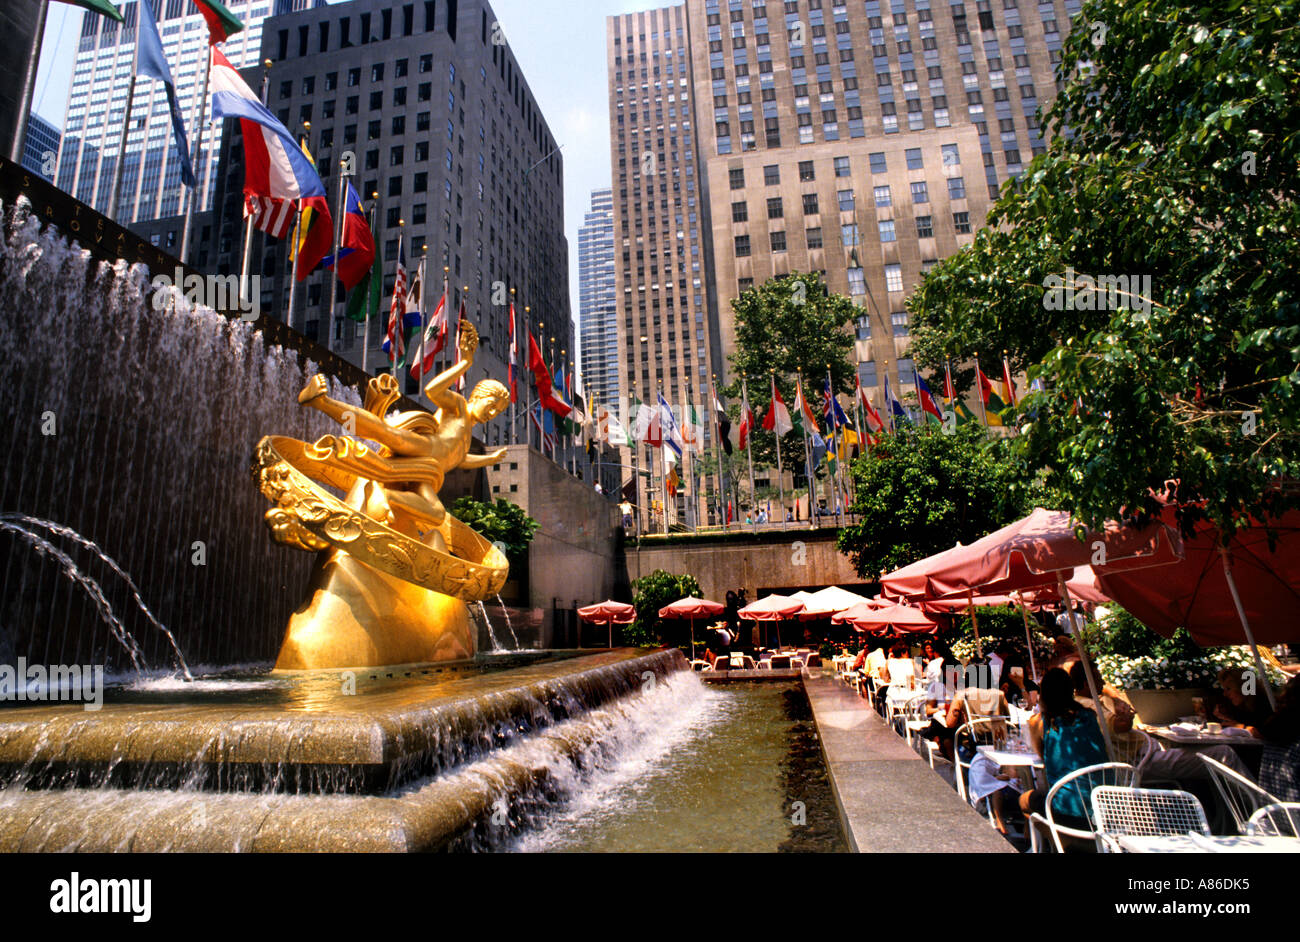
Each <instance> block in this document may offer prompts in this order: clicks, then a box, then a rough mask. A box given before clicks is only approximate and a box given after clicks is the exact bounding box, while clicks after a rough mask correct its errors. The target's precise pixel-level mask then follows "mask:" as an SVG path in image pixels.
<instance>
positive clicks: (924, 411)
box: [915, 373, 943, 425]
mask: <svg viewBox="0 0 1300 942" xmlns="http://www.w3.org/2000/svg"><path fill="white" fill-rule="evenodd" d="M915 375H916V398H917V399H919V400H920V401H921V417H922V419H923V420H925V421H929V420H930V419H933V420H934V421H936V422H938V423H939V424H940V425H942V424H943V413H942V412H940V411H939V406H938V404H937V403H936V402H935V401H934V396H932V395H930V387H929V386H927V385H926V382H925V380H923V379H922V378H921V374H920V373H917V374H915Z"/></svg>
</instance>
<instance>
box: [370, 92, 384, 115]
mask: <svg viewBox="0 0 1300 942" xmlns="http://www.w3.org/2000/svg"><path fill="white" fill-rule="evenodd" d="M383 109H384V93H383V92H371V93H370V110H371V111H382V110H383Z"/></svg>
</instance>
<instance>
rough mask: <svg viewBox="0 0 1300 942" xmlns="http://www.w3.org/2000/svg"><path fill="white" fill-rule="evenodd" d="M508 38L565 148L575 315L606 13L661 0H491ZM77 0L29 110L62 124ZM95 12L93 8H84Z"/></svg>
mask: <svg viewBox="0 0 1300 942" xmlns="http://www.w3.org/2000/svg"><path fill="white" fill-rule="evenodd" d="M490 2H491V4H492V9H493V10H495V11H496V14H497V18H498V19H499V20H500V22H501V26H502V30H503V32H504V35H505V39H506V42H507V43H508V44H509V45H510V47H511V48H512V50H513V52H514V55H515V58H516V59H517V60H518V61H519V64H520V66H522V67H523V72H524V77H525V79H526V80H527V81H528V84H529V86H530V87H531V88H532V90H533V95H534V97H535V98H536V99H537V103H538V105H539V106H540V107H541V109H542V114H544V115H545V116H546V121H547V123H548V124H549V125H550V128H551V133H552V135H553V136H554V138H555V141H556V143H558V144H560V145H562V146H563V151H562V153H563V155H564V204H565V205H564V231H565V235H567V236H568V239H569V296H570V298H571V302H570V303H571V311H572V316H573V320H574V323H575V324H576V323H577V319H578V228H579V227H580V226H581V225H582V220H583V216H584V215H585V214H586V212H587V210H588V208H589V207H590V205H591V191H592V190H594V189H599V188H601V187H607V186H609V184H610V169H609V92H608V82H607V76H606V72H605V17H606V16H612V15H616V14H620V13H630V12H634V11H637V10H648V9H653V8H655V7H658V6H661V5H663V3H662V0H576V2H575V0H490ZM82 15H83V11H82V9H81V8H80V7H75V6H72V5H71V4H67V3H51V4H50V7H49V16H48V19H47V20H46V24H45V41H44V46H43V51H42V53H41V65H40V69H39V71H38V72H37V76H36V95H35V99H34V105H33V110H34V111H35V112H36V113H37V114H39V115H40V116H41V117H43V118H45V119H46V120H47V121H51V122H53V123H54V124H55V126H57V127H59V128H62V127H63V117H64V111H65V109H66V107H67V99H68V86H69V84H70V83H71V81H72V66H73V61H74V59H75V57H76V48H77V39H78V37H79V36H80V35H81V17H82ZM86 15H93V14H86Z"/></svg>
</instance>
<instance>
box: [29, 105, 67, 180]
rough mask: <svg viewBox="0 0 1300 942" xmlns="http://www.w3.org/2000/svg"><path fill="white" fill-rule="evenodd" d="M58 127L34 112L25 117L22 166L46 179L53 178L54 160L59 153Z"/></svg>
mask: <svg viewBox="0 0 1300 942" xmlns="http://www.w3.org/2000/svg"><path fill="white" fill-rule="evenodd" d="M60 137H61V135H60V133H59V129H58V128H56V127H55V126H54V125H53V124H51V123H50V122H48V121H46V120H45V119H44V118H42V117H41V116H40V115H38V114H37V113H36V112H34V111H33V112H32V113H31V114H30V115H29V116H28V118H27V135H26V138H25V139H24V140H23V166H24V167H26V168H27V169H28V170H30V171H32V173H38V174H40V175H41V176H42V177H44V178H45V179H46V180H52V179H53V173H52V171H53V169H54V160H55V158H56V157H57V155H58V153H59V138H60Z"/></svg>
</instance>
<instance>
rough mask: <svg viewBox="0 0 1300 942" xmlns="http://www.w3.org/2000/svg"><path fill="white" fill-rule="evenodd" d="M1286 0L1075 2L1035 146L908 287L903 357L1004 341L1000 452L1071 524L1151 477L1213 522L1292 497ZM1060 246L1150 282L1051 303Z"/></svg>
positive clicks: (1284, 503)
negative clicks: (1055, 90)
mask: <svg viewBox="0 0 1300 942" xmlns="http://www.w3.org/2000/svg"><path fill="white" fill-rule="evenodd" d="M1297 17H1300V0H1279V2H1275V3H1271V4H1262V3H1247V2H1243V0H1226V2H1225V0H1219V2H1215V3H1202V4H1190V5H1188V4H1183V3H1181V2H1176V0H1092V2H1090V3H1087V4H1086V5H1085V6H1084V9H1083V11H1082V13H1081V15H1080V17H1079V18H1077V20H1076V23H1077V24H1078V25H1077V26H1076V28H1075V29H1074V30H1073V31H1072V32H1071V34H1070V36H1069V38H1068V40H1067V42H1066V44H1065V48H1064V51H1063V61H1062V63H1061V70H1062V73H1061V74H1062V75H1064V76H1065V77H1066V79H1067V81H1066V84H1065V87H1064V90H1063V91H1062V92H1061V94H1060V95H1059V96H1058V97H1057V99H1056V100H1055V102H1054V103H1053V105H1052V108H1051V110H1050V112H1049V113H1048V115H1047V116H1046V121H1045V122H1044V123H1045V125H1049V126H1050V129H1051V130H1052V131H1053V132H1056V133H1054V134H1053V137H1052V140H1051V143H1050V145H1049V148H1048V151H1047V153H1046V154H1045V155H1042V156H1040V157H1038V158H1036V159H1035V160H1034V161H1033V162H1032V163H1031V164H1030V165H1029V167H1028V168H1027V170H1026V173H1025V174H1024V176H1023V177H1021V179H1020V180H1018V181H1016V182H1015V183H1014V184H1009V185H1008V186H1007V187H1005V188H1004V190H1003V194H1002V197H1001V199H999V201H998V202H997V204H996V205H995V206H994V208H993V210H992V212H991V213H990V217H989V223H990V227H989V228H987V229H984V230H982V231H981V232H980V233H979V235H978V236H977V237H976V238H975V240H974V242H973V244H972V245H970V246H969V247H967V248H966V249H965V250H963V251H962V252H960V253H958V254H957V255H955V256H953V257H951V258H950V259H948V260H946V261H945V262H943V263H941V264H940V265H938V266H936V267H935V268H934V269H933V270H932V271H931V272H930V273H929V275H928V276H927V277H926V278H925V279H924V281H923V282H922V285H921V286H920V288H919V290H918V291H917V293H916V294H915V295H914V296H913V298H912V299H911V301H910V303H909V306H910V308H911V311H912V316H913V323H914V342H913V352H914V355H915V357H916V359H917V360H918V362H921V363H924V364H926V365H929V366H931V367H933V368H939V367H940V366H941V364H942V361H943V358H944V357H945V356H948V357H952V358H954V359H960V358H965V357H974V356H978V357H979V358H980V359H981V361H983V363H984V364H985V368H986V369H988V367H989V366H990V365H992V364H995V363H996V362H997V361H998V360H999V359H1000V358H1001V351H1002V350H1003V349H1008V350H1010V351H1011V357H1012V361H1013V365H1014V366H1015V367H1017V368H1020V367H1023V368H1027V369H1028V373H1029V376H1030V377H1031V379H1040V380H1042V382H1043V384H1044V385H1045V387H1046V390H1045V391H1043V392H1037V393H1034V394H1032V395H1029V396H1026V397H1025V399H1024V400H1023V401H1022V403H1021V413H1020V414H1021V419H1020V421H1021V430H1022V433H1023V434H1022V435H1021V437H1020V438H1019V439H1018V447H1019V453H1020V455H1021V457H1022V458H1023V459H1024V460H1025V461H1027V462H1028V463H1030V464H1031V465H1033V466H1042V467H1045V468H1046V469H1048V481H1049V483H1050V484H1051V485H1053V486H1054V487H1055V488H1057V489H1058V490H1059V491H1060V493H1061V494H1062V495H1063V496H1064V497H1065V499H1066V505H1067V506H1068V507H1069V508H1070V509H1072V510H1073V511H1074V512H1075V513H1077V514H1079V515H1080V516H1081V517H1082V518H1083V519H1085V520H1087V521H1088V522H1090V523H1092V524H1097V523H1099V522H1100V521H1101V520H1102V519H1104V518H1108V517H1116V516H1120V515H1122V512H1123V511H1127V512H1129V513H1139V514H1140V513H1141V512H1144V511H1151V510H1154V508H1155V500H1154V498H1153V496H1152V492H1153V491H1155V492H1159V491H1162V490H1164V489H1165V487H1166V482H1168V481H1171V480H1177V481H1179V482H1180V483H1179V486H1178V490H1177V493H1178V496H1179V497H1181V498H1185V499H1199V500H1203V501H1204V502H1205V504H1204V508H1205V512H1206V513H1207V514H1208V516H1209V517H1210V518H1211V519H1212V520H1213V521H1214V522H1215V523H1216V524H1218V525H1219V526H1220V527H1222V528H1224V529H1225V530H1230V529H1231V528H1232V527H1233V526H1234V525H1238V524H1239V523H1240V522H1243V520H1244V518H1243V517H1241V516H1240V513H1241V511H1243V510H1244V511H1250V512H1252V513H1254V514H1256V515H1264V514H1267V513H1270V512H1273V513H1276V512H1278V511H1280V510H1282V509H1284V508H1286V507H1288V506H1294V505H1295V503H1296V498H1297V494H1296V492H1295V490H1294V489H1284V488H1279V487H1278V485H1279V483H1281V482H1291V481H1294V480H1295V479H1296V478H1297V476H1298V475H1300V448H1298V447H1297V446H1298V445H1300V436H1298V434H1297V421H1298V419H1300V411H1298V410H1297V408H1296V394H1295V384H1296V383H1297V381H1298V380H1300V375H1298V373H1300V284H1297V282H1296V280H1295V277H1294V265H1295V259H1296V258H1297V257H1300V214H1298V211H1297V196H1298V195H1300V135H1298V134H1297V133H1296V128H1298V127H1300V31H1297V29H1296V28H1295V23H1296V22H1297ZM1064 127H1068V128H1069V129H1070V131H1071V133H1070V135H1069V136H1066V135H1063V134H1060V133H1059V132H1060V131H1061V129H1062V128H1064ZM1067 268H1072V269H1073V270H1074V272H1076V273H1078V274H1079V275H1088V276H1090V277H1092V278H1097V277H1099V276H1104V277H1107V278H1111V277H1114V276H1120V275H1123V276H1135V275H1136V276H1149V277H1150V292H1149V296H1147V294H1146V291H1145V286H1143V287H1142V289H1141V290H1133V289H1132V288H1130V294H1131V295H1137V296H1135V297H1133V296H1131V297H1130V298H1129V302H1130V303H1129V307H1127V308H1118V306H1117V305H1114V304H1112V303H1101V302H1103V299H1102V298H1101V297H1100V296H1099V294H1098V293H1090V292H1088V291H1087V290H1084V291H1082V292H1079V291H1076V292H1074V293H1073V297H1072V299H1071V300H1072V301H1073V303H1071V304H1069V305H1068V306H1062V307H1061V309H1054V307H1053V304H1054V301H1056V300H1060V299H1061V296H1060V294H1059V293H1058V294H1056V295H1055V298H1053V296H1052V295H1051V294H1050V293H1049V292H1048V291H1047V290H1046V286H1047V285H1049V284H1051V282H1049V281H1048V280H1047V279H1049V277H1051V276H1056V277H1063V276H1064V275H1065V273H1066V269H1067ZM1106 300H1107V302H1108V301H1109V299H1106ZM957 378H958V379H959V380H960V381H962V382H963V384H964V383H965V382H968V381H969V379H968V375H967V376H959V377H957Z"/></svg>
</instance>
